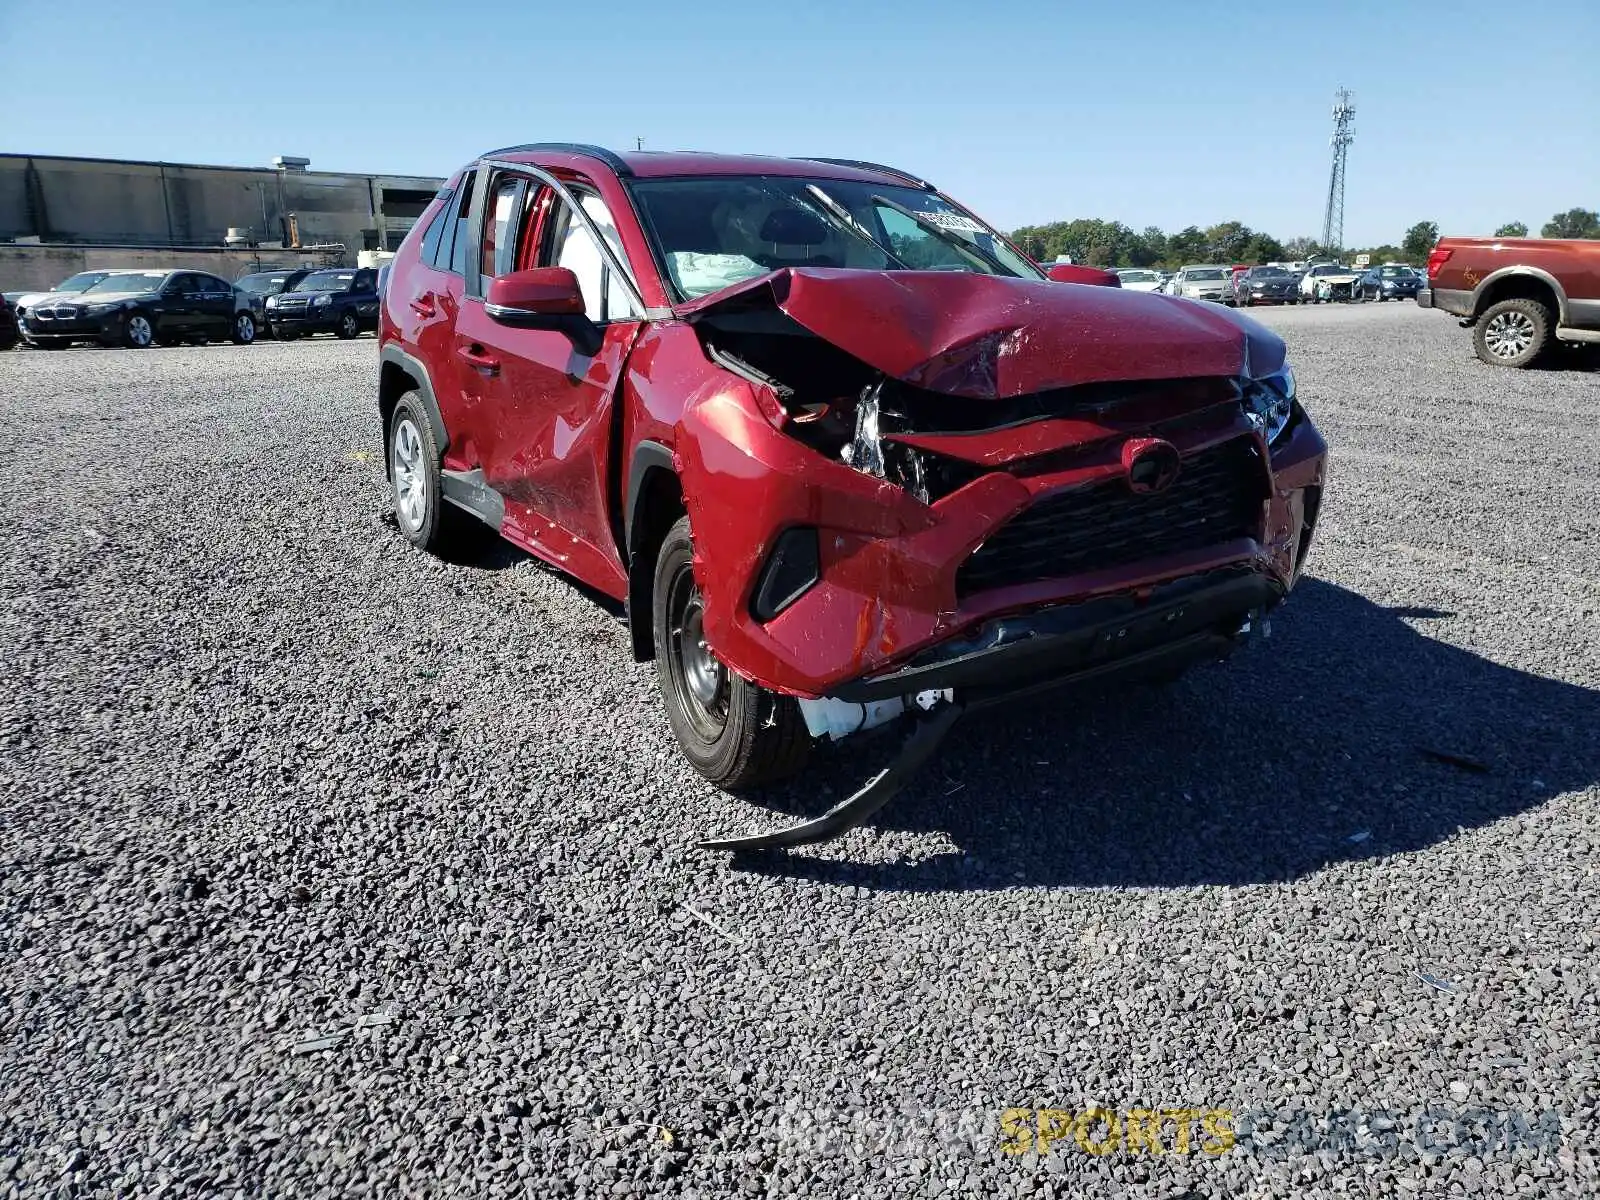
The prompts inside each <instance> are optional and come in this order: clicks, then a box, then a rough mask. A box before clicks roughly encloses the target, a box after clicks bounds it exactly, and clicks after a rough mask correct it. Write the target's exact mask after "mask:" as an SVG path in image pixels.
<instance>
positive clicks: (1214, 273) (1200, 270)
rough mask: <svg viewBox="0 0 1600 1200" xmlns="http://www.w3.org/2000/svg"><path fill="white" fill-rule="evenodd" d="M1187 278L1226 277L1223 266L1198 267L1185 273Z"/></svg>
mask: <svg viewBox="0 0 1600 1200" xmlns="http://www.w3.org/2000/svg"><path fill="white" fill-rule="evenodd" d="M1183 277H1184V278H1185V279H1224V278H1226V276H1225V275H1224V274H1223V271H1222V268H1221V267H1196V268H1194V269H1193V270H1189V271H1185V272H1184V273H1183Z"/></svg>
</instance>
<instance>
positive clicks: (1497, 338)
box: [1483, 309, 1539, 358]
mask: <svg viewBox="0 0 1600 1200" xmlns="http://www.w3.org/2000/svg"><path fill="white" fill-rule="evenodd" d="M1538 335H1539V331H1538V329H1537V328H1535V326H1534V324H1533V318H1532V317H1530V316H1528V314H1527V313H1524V312H1517V311H1516V310H1515V309H1512V310H1511V311H1509V312H1503V313H1496V314H1495V315H1494V316H1493V317H1491V318H1490V319H1489V323H1488V324H1487V325H1485V326H1484V329H1483V344H1484V345H1485V346H1487V347H1488V348H1489V353H1490V354H1492V355H1494V356H1495V357H1496V358H1518V357H1520V356H1521V355H1523V354H1526V353H1527V352H1528V348H1529V347H1530V346H1532V345H1533V342H1534V339H1535V338H1536V337H1538Z"/></svg>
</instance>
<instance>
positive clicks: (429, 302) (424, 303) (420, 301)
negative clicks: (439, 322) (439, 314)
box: [410, 296, 433, 317]
mask: <svg viewBox="0 0 1600 1200" xmlns="http://www.w3.org/2000/svg"><path fill="white" fill-rule="evenodd" d="M410 303H411V311H412V312H414V313H416V314H417V316H419V317H431V316H433V297H432V296H418V297H416V298H415V299H414V300H412V301H411V302H410Z"/></svg>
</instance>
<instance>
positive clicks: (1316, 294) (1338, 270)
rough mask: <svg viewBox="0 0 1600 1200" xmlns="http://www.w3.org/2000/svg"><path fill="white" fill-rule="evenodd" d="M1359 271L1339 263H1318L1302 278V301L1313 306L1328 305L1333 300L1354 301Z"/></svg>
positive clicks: (1359, 275) (1359, 276)
mask: <svg viewBox="0 0 1600 1200" xmlns="http://www.w3.org/2000/svg"><path fill="white" fill-rule="evenodd" d="M1360 278H1361V273H1360V272H1359V271H1353V270H1351V269H1350V268H1348V267H1341V266H1340V265H1339V264H1338V263H1317V264H1316V265H1315V266H1313V267H1311V268H1310V269H1309V270H1307V271H1306V273H1305V274H1304V275H1302V276H1301V277H1300V299H1301V300H1306V301H1310V302H1311V303H1313V304H1326V303H1328V302H1329V301H1333V300H1354V299H1355V296H1356V283H1357V281H1359V280H1360Z"/></svg>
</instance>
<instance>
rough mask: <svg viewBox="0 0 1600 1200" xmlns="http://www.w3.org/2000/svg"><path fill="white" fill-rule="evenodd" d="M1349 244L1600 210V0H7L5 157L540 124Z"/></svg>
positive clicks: (398, 160)
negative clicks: (526, 0) (1333, 198)
mask: <svg viewBox="0 0 1600 1200" xmlns="http://www.w3.org/2000/svg"><path fill="white" fill-rule="evenodd" d="M1341 85H1342V86H1345V87H1348V88H1350V89H1351V90H1353V91H1354V92H1355V93H1356V105H1357V118H1356V141H1355V145H1354V146H1353V147H1352V148H1351V152H1350V169H1349V186H1348V190H1347V205H1346V221H1345V242H1346V244H1347V245H1363V244H1371V243H1378V242H1383V241H1398V240H1399V238H1400V236H1401V234H1402V232H1403V231H1404V230H1405V228H1406V227H1407V226H1408V225H1410V224H1411V223H1412V222H1414V221H1418V220H1422V219H1431V220H1436V221H1438V222H1439V225H1440V227H1441V229H1442V230H1443V232H1445V233H1462V234H1465V233H1488V232H1490V231H1492V229H1493V227H1494V226H1495V225H1498V224H1500V223H1502V222H1505V221H1510V220H1521V221H1525V222H1527V223H1528V224H1529V225H1530V226H1532V227H1533V229H1534V232H1537V231H1538V227H1539V225H1540V224H1542V223H1543V222H1544V221H1545V220H1547V219H1548V218H1549V216H1550V215H1551V214H1552V213H1554V212H1556V211H1557V210H1564V209H1567V208H1571V207H1573V206H1574V205H1581V206H1583V207H1585V208H1600V135H1597V134H1596V132H1595V129H1594V121H1595V117H1596V114H1597V113H1600V2H1596V0H1579V2H1578V3H1572V2H1571V0H1565V2H1563V3H1545V2H1544V0H1522V2H1520V3H1518V4H1515V5H1513V6H1509V7H1508V6H1506V5H1505V4H1503V3H1501V4H1489V3H1478V2H1477V0H1458V2H1454V3H1433V2H1431V0H1430V2H1420V0H1385V2H1368V0H1354V2H1351V3H1316V4H1312V3H1302V2H1299V0H1278V2H1277V3H1262V4H1255V3H1238V4H1209V3H1202V2H1190V3H1183V2H1172V3H1168V2H1166V0H1142V2H1139V3H1109V4H1107V3H1101V4H1094V5H1085V4H1072V3H1068V2H1064V0H1056V2H1054V3H1049V2H1046V0H988V2H986V3H981V4H979V3H956V2H953V0H923V2H922V3H920V4H915V5H912V4H907V3H903V2H902V3H899V4H894V5H887V4H883V5H878V4H873V3H871V0H855V2H854V3H843V2H839V0H791V2H789V3H771V2H767V0H742V2H729V0H688V2H687V3H678V4H673V3H668V2H666V0H650V2H646V3H634V2H632V0H610V2H608V3H595V4H581V5H570V4H554V3H550V2H549V0H544V2H541V3H536V4H523V3H510V4H499V5H496V4H472V5H464V4H449V5H438V4H423V3H418V2H413V0H393V2H391V3H388V4H376V3H365V2H362V0H327V2H325V3H320V4H312V3H301V2H299V0H270V2H265V3H260V2H256V3H248V4H242V5H230V4H225V3H219V2H218V0H209V2H206V3H191V2H189V0H164V2H157V3H153V4H128V3H125V2H124V3H118V4H108V3H101V2H99V0H76V2H75V3H72V4H70V5H66V6H61V5H46V4H37V3H29V2H27V0H0V93H3V95H4V97H5V118H4V120H3V123H0V124H3V129H0V151H17V152H28V153H37V154H85V155H98V156H105V157H128V158H152V159H164V160H167V161H174V162H217V163H236V164H264V163H266V162H267V161H268V160H270V159H271V158H272V156H273V155H275V154H303V155H306V156H308V157H310V158H311V160H312V166H313V169H323V170H346V171H383V172H394V173H402V174H406V173H415V174H446V173H448V172H449V171H450V170H452V169H453V168H454V167H456V166H458V165H459V164H460V163H462V162H463V161H465V160H468V159H470V158H472V157H473V156H474V155H475V154H477V153H479V152H481V151H482V150H485V149H490V148H493V147H496V146H502V145H506V144H509V143H515V142H523V141H537V140H560V141H592V142H599V143H602V144H610V145H614V146H619V147H620V146H630V145H632V144H633V142H634V139H635V138H641V137H642V138H643V139H644V144H645V146H646V147H647V148H651V149H677V148H694V149H715V150H738V151H753V152H758V153H770V154H827V155H834V156H839V157H852V158H868V159H875V160H878V161H883V162H889V163H893V164H896V165H898V166H901V167H904V168H906V169H909V170H912V171H916V172H918V173H920V174H922V175H924V176H926V177H927V178H930V179H932V180H933V181H934V182H935V183H937V184H938V185H939V186H940V187H941V188H942V189H943V190H945V191H947V192H949V193H950V194H952V195H954V196H956V197H958V198H959V199H961V200H963V201H964V202H965V203H967V204H969V205H970V206H972V207H973V208H975V209H976V210H977V211H979V212H980V213H982V214H983V215H984V216H986V217H987V218H988V219H989V220H991V221H993V222H994V223H995V224H997V225H1000V226H1002V227H1004V228H1007V229H1010V228H1013V227H1015V226H1017V225H1019V224H1024V223H1036V222H1042V221H1047V220H1055V219H1065V218H1070V217H1080V216H1082V217H1104V218H1107V219H1115V220H1121V221H1124V222H1126V223H1127V224H1129V225H1131V226H1134V227H1135V228H1142V227H1144V226H1146V225H1158V226H1161V227H1162V228H1163V229H1166V230H1168V231H1171V230H1174V229H1176V228H1179V227H1180V226H1182V225H1186V224H1190V223H1195V224H1199V225H1202V226H1204V225H1207V224H1211V223H1215V222H1217V221H1221V220H1227V219H1238V220H1242V221H1244V222H1245V223H1246V224H1248V225H1250V226H1252V227H1254V228H1258V229H1264V230H1266V231H1268V232H1270V233H1273V234H1275V235H1277V236H1279V237H1282V238H1287V237H1292V236H1295V235H1296V234H1302V233H1303V234H1311V235H1315V234H1317V233H1318V232H1320V229H1321V221H1322V207H1323V202H1324V198H1325V193H1326V187H1327V176H1328V160H1329V153H1330V152H1329V147H1328V135H1329V132H1330V127H1331V121H1330V116H1329V110H1330V107H1331V104H1332V95H1333V92H1334V90H1335V89H1336V88H1337V87H1339V86H1341Z"/></svg>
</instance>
